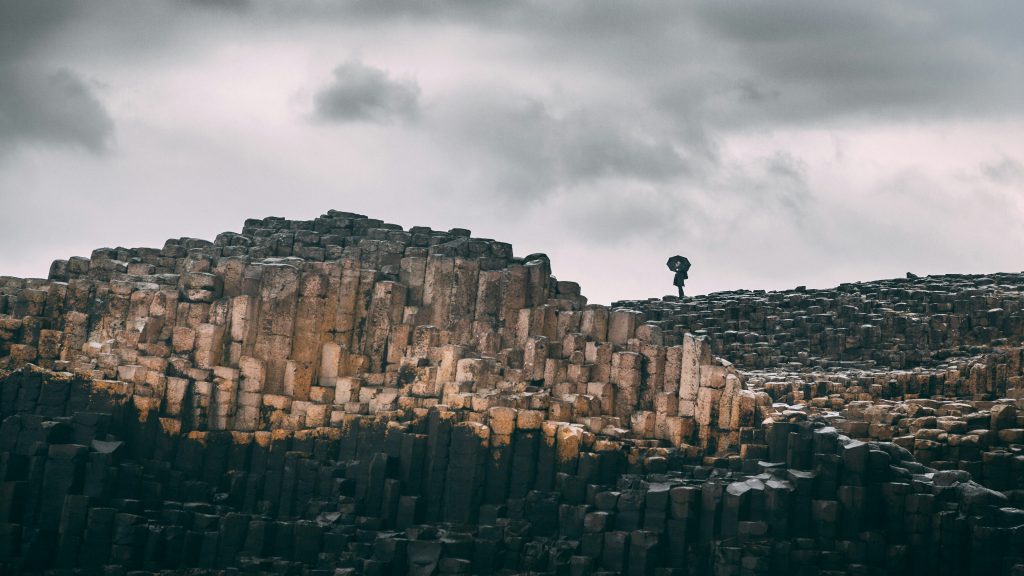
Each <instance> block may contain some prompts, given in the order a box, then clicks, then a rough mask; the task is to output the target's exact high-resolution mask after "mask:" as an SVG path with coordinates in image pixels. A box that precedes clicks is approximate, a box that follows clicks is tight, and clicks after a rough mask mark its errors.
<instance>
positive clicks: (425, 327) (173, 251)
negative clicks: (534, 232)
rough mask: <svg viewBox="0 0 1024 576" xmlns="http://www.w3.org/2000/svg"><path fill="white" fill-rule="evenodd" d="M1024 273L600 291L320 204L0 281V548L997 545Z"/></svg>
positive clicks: (128, 560) (582, 557) (800, 566)
mask: <svg viewBox="0 0 1024 576" xmlns="http://www.w3.org/2000/svg"><path fill="white" fill-rule="evenodd" d="M1022 286H1024V277H1022V276H1021V275H1014V274H1005V275H993V276H992V277H978V276H948V277H928V278H919V279H907V280H904V279H900V280H891V281H882V282H873V283H859V284H856V285H844V286H840V287H838V288H836V289H834V290H819V291H805V290H799V291H791V292H773V293H763V292H733V293H723V294H712V295H707V296H698V297H693V298H686V299H683V300H680V299H678V298H674V297H669V298H665V299H663V300H645V301H637V302H621V303H615V304H614V305H613V306H610V307H609V306H599V305H588V304H587V302H586V299H585V298H584V297H583V296H582V295H581V290H580V287H579V286H578V285H577V284H575V283H573V282H568V281H564V280H561V281H560V280H557V279H555V278H554V277H553V276H551V263H550V262H549V260H548V258H547V257H546V256H544V255H542V254H533V255H529V256H527V257H525V258H514V257H513V256H512V252H511V248H510V247H509V246H508V245H507V244H503V243H500V242H494V241H491V240H484V239H478V238H473V237H472V235H471V234H470V233H469V231H467V230H462V229H453V230H450V231H447V232H440V231H433V230H430V229H428V228H413V229H410V230H409V231H404V230H402V229H400V228H399V227H397V226H394V225H388V224H385V223H383V222H382V221H379V220H372V219H369V218H366V217H365V216H360V215H356V214H349V213H343V212H334V211H332V212H329V213H328V214H325V215H323V216H321V217H320V218H317V219H315V220H312V221H306V222H293V221H287V220H284V219H280V218H266V219H262V220H249V221H246V224H245V227H244V228H243V230H242V232H241V233H225V234H222V235H220V236H218V237H217V239H216V241H215V242H213V243H210V242H207V241H202V240H197V239H189V238H183V239H177V240H170V241H168V242H167V244H166V245H165V246H164V247H163V248H162V249H159V250H157V249H144V248H139V249H124V248H116V249H100V250H97V251H94V252H93V254H92V255H91V257H90V258H71V259H69V260H67V261H59V262H57V263H55V264H54V265H53V266H52V267H51V278H50V279H48V280H22V279H15V278H9V277H2V278H0V418H2V425H0V571H2V572H4V573H7V572H10V573H15V574H16V573H42V572H45V571H47V570H59V571H68V570H73V569H75V568H82V569H85V570H92V571H96V572H103V573H110V574H120V573H126V572H133V573H140V574H141V573H154V572H157V571H186V570H198V571H203V572H204V573H206V572H209V571H220V570H227V571H228V572H229V573H250V572H251V573H259V572H274V573H295V574H299V573H302V574H310V575H313V574H316V575H319V574H329V573H331V571H333V572H334V573H335V574H346V573H353V574H379V573H391V574H401V573H422V574H433V573H444V574H447V573H481V574H482V573H495V572H502V571H503V573H510V574H511V573H522V572H531V573H571V574H574V573H580V574H582V573H590V572H591V571H593V570H596V569H601V570H605V571H606V572H607V571H614V572H619V573H627V574H652V573H664V574H672V573H694V574H773V573H790V572H796V573H829V574H841V573H847V574H862V573H890V574H895V573H907V572H915V573H917V572H920V573H928V572H936V573H949V574H959V573H970V574H986V575H988V574H1017V573H1020V572H1021V571H1022V570H1024V567H1022V564H1024V560H1022V558H1021V554H1020V552H1019V550H1021V549H1024V547H1022V546H1021V545H1020V544H1021V541H1020V535H1021V531H1020V529H1019V527H1020V525H1021V524H1022V517H1024V512H1021V510H1020V508H1021V505H1022V498H1021V494H1024V484H1022V482H1024V480H1022V479H1024V456H1022V455H1021V451H1020V450H1021V443H1022V442H1024V420H1022V418H1021V408H1024V406H1022V405H1021V398H1022V396H1024V392H1022V384H1021V383H1022V381H1024V371H1022V364H1024V362H1022V349H1024V348H1022V336H1024V318H1022V312H1021V310H1022V308H1021V306H1020V301H1021V299H1022V298H1024V292H1022V290H1021V287H1022Z"/></svg>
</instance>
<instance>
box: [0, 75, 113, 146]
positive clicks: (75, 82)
mask: <svg viewBox="0 0 1024 576" xmlns="http://www.w3.org/2000/svg"><path fill="white" fill-rule="evenodd" d="M113 136H114V121H113V120H112V119H111V118H110V115H109V114H108V113H107V111H106V109H105V108H104V107H103V104H102V103H100V101H99V100H98V99H97V98H96V96H95V95H94V94H93V91H92V87H91V86H90V85H89V84H88V83H87V82H86V81H84V80H83V79H82V78H81V77H79V76H78V75H77V74H76V73H75V72H73V71H71V70H67V69H62V70H57V71H56V72H52V73H49V74H38V73H36V72H35V71H19V70H17V69H16V68H13V67H8V68H3V67H0V152H2V151H3V150H4V148H11V147H13V146H16V145H18V144H23V143H28V142H37V143H44V144H59V145H70V146H75V147H80V148H84V149H86V150H88V151H90V152H96V153H100V152H103V151H105V150H106V149H107V148H108V146H109V145H110V143H111V141H112V139H113Z"/></svg>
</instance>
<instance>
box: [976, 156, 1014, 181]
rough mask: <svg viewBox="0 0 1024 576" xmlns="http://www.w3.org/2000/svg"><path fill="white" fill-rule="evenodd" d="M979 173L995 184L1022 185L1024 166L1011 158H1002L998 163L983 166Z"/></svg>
mask: <svg viewBox="0 0 1024 576" xmlns="http://www.w3.org/2000/svg"><path fill="white" fill-rule="evenodd" d="M981 173H982V174H983V175H984V176H985V177H986V178H988V179H989V180H991V181H993V182H995V183H997V184H1020V183H1024V164H1021V163H1020V162H1018V161H1017V160H1015V159H1013V158H1003V159H1002V160H999V161H998V162H992V163H991V164H984V165H982V167H981Z"/></svg>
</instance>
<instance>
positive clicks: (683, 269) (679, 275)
mask: <svg viewBox="0 0 1024 576" xmlns="http://www.w3.org/2000/svg"><path fill="white" fill-rule="evenodd" d="M665 264H666V265H667V266H668V269H669V270H671V271H673V272H675V273H676V275H675V277H674V278H672V284H673V285H674V286H675V287H676V288H679V297H680V298H682V297H683V286H684V285H685V284H686V279H687V278H688V277H689V276H688V275H687V272H689V270H690V261H689V260H688V259H687V258H686V257H685V256H679V255H676V256H673V257H671V258H669V259H668V262H666V263H665Z"/></svg>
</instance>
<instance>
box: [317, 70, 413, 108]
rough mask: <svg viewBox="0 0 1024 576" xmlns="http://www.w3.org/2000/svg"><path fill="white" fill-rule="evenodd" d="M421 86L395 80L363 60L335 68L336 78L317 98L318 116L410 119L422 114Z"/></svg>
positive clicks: (407, 81) (411, 82)
mask: <svg viewBox="0 0 1024 576" xmlns="http://www.w3.org/2000/svg"><path fill="white" fill-rule="evenodd" d="M419 97H420V89H419V86H418V85H417V84H416V83H415V82H414V81H411V80H395V79H392V78H391V77H390V75H389V74H388V73H387V72H385V71H384V70H381V69H378V68H373V67H370V66H366V65H364V64H362V63H360V62H355V61H352V62H346V63H345V64H342V65H340V66H338V67H337V68H335V69H334V78H333V79H332V80H331V82H330V83H329V84H328V85H327V86H324V87H323V88H322V89H321V90H320V91H318V92H317V93H316V96H315V97H314V109H315V117H316V118H317V119H319V120H322V121H325V122H358V121H363V122H379V123H387V122H392V121H394V120H411V119H414V118H415V117H416V116H417V115H418V113H419Z"/></svg>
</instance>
